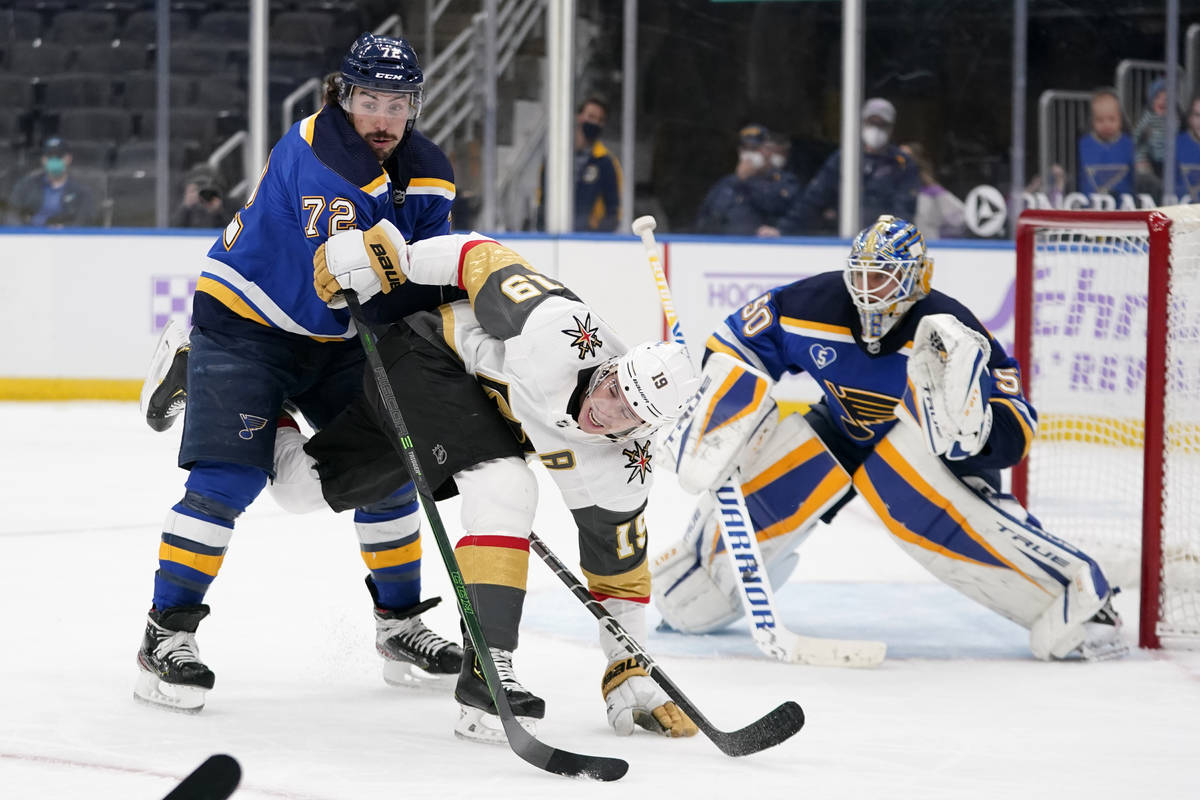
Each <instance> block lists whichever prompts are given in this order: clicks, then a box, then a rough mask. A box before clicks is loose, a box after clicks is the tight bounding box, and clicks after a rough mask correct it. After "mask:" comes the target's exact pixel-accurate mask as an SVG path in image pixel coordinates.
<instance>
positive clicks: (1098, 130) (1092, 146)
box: [1078, 87, 1134, 197]
mask: <svg viewBox="0 0 1200 800" xmlns="http://www.w3.org/2000/svg"><path fill="white" fill-rule="evenodd" d="M1091 105H1092V129H1091V131H1090V132H1089V133H1087V134H1085V135H1084V136H1082V137H1080V139H1079V149H1078V154H1079V175H1078V187H1079V191H1081V192H1083V193H1084V194H1087V195H1091V194H1108V195H1112V196H1113V197H1117V196H1119V195H1122V194H1133V164H1134V146H1133V138H1132V137H1131V136H1129V134H1127V133H1125V132H1124V130H1123V129H1124V124H1123V119H1122V117H1121V103H1120V101H1119V100H1118V99H1117V93H1116V90H1114V89H1110V88H1107V87H1106V88H1102V89H1097V90H1096V91H1094V92H1092V103H1091Z"/></svg>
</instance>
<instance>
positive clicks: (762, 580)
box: [632, 216, 887, 667]
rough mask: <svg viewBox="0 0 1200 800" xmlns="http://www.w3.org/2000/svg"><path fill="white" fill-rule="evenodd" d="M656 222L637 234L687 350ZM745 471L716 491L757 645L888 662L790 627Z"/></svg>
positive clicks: (870, 663) (775, 653)
mask: <svg viewBox="0 0 1200 800" xmlns="http://www.w3.org/2000/svg"><path fill="white" fill-rule="evenodd" d="M656 226H657V223H656V222H655V220H654V217H651V216H645V217H638V218H637V219H635V220H634V221H633V225H632V227H633V232H634V233H635V234H637V235H638V236H639V237H640V238H641V240H642V245H643V247H644V248H645V250H646V259H647V261H649V262H650V269H651V271H652V272H653V273H654V283H655V285H656V286H657V287H658V299H659V301H660V302H661V303H662V309H663V314H664V316H666V319H667V326H668V327H669V328H670V331H671V338H672V339H673V340H674V341H676V342H677V343H679V344H681V345H683V346H684V347H687V342H686V341H684V338H683V329H682V327H681V326H680V324H679V316H678V315H677V314H676V313H675V302H674V300H672V298H671V287H670V286H669V285H668V284H667V276H666V273H664V272H663V268H662V263H661V262H660V261H659V259H658V244H657V243H656V242H655V240H654V228H655V227H656ZM739 478H740V474H739V471H737V470H735V471H734V473H733V474H732V475H731V476H729V477H728V478H726V479H725V481H724V482H723V483H722V484H721V485H720V486H719V487H717V489H716V490H714V491H713V495H714V498H715V500H716V504H717V505H716V514H717V522H718V528H719V530H720V532H721V542H722V544H723V545H724V547H725V555H726V556H727V557H728V558H729V563H730V566H731V567H732V568H733V571H734V574H735V575H737V574H740V575H741V578H742V579H741V581H738V582H737V585H738V588H739V589H740V591H739V592H738V598H739V599H740V600H741V602H742V608H743V609H744V610H745V612H746V620H747V623H748V624H749V625H750V635H751V636H752V637H753V638H754V643H755V644H756V645H757V646H758V649H759V650H762V651H763V652H764V653H766V654H767V655H769V656H771V657H773V658H777V659H779V660H780V661H787V662H790V663H793V664H810V665H813V666H821V667H875V666H878V665H879V664H881V663H883V659H884V657H885V656H886V654H887V645H885V644H884V643H883V642H871V641H858V640H854V639H822V638H818V637H815V636H802V635H800V634H798V633H793V632H792V631H790V630H788V629H787V628H786V627H784V625H783V622H782V621H781V619H780V615H779V606H778V605H776V603H775V593H774V591H773V590H772V589H771V582H770V580H768V579H767V570H766V564H765V562H764V561H763V557H762V551H761V550H760V549H759V546H758V537H757V536H756V535H755V531H754V526H753V524H752V523H751V521H750V512H749V511H748V510H747V509H746V498H745V497H743V496H742V487H741V482H740V480H739Z"/></svg>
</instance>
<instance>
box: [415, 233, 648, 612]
mask: <svg viewBox="0 0 1200 800" xmlns="http://www.w3.org/2000/svg"><path fill="white" fill-rule="evenodd" d="M409 255H410V259H411V264H410V267H409V269H408V271H407V274H408V275H409V278H410V280H413V281H415V282H417V283H430V284H443V285H444V284H449V283H455V282H457V283H458V285H459V286H461V287H462V288H464V289H466V290H467V293H468V296H469V300H460V301H457V302H454V303H449V304H447V305H444V306H442V307H441V309H440V312H441V319H440V325H439V326H438V327H439V330H438V331H437V332H436V335H438V336H440V337H441V339H442V340H443V341H444V343H445V344H446V345H448V346H449V347H450V348H451V349H453V351H454V352H455V353H456V354H457V355H458V357H459V358H460V359H462V362H463V365H464V367H465V368H466V370H467V371H469V372H471V373H473V374H474V375H475V376H476V377H477V378H478V380H479V383H480V385H481V386H482V387H483V388H484V391H485V392H487V393H488V394H489V395H491V396H492V398H493V399H494V400H495V402H496V405H497V406H498V408H499V409H500V413H501V414H502V415H503V416H504V417H505V418H506V419H508V420H509V422H510V423H512V424H513V426H514V431H515V432H516V434H517V436H518V438H520V439H522V441H523V443H524V444H525V446H526V448H527V450H529V451H530V452H531V453H535V454H536V455H537V457H538V458H539V459H540V460H541V462H542V464H543V465H545V467H546V468H547V469H548V470H549V472H550V475H551V476H552V477H553V479H554V481H555V483H556V484H557V486H558V488H559V490H560V491H561V492H562V496H563V499H564V500H565V501H566V504H567V506H568V508H570V509H571V512H572V514H573V515H574V517H575V521H576V524H577V525H578V527H579V531H580V549H581V560H582V562H583V566H584V570H585V572H587V573H588V578H589V584H591V588H592V590H593V592H597V593H598V594H601V595H610V596H616V597H630V598H633V597H637V598H641V597H645V596H648V595H649V572H648V570H647V569H646V568H645V553H644V548H645V539H646V532H645V525H644V522H643V521H642V516H641V512H642V510H643V508H644V507H645V504H646V498H647V496H648V495H649V491H650V485H651V460H652V456H651V452H650V451H651V443H650V439H649V438H644V439H631V440H629V441H625V442H616V441H613V440H611V439H609V438H607V437H604V436H599V435H596V434H590V433H585V432H583V431H582V430H580V428H579V426H578V424H577V423H576V421H575V415H576V414H577V413H578V410H579V402H580V398H581V397H582V395H583V393H584V391H585V390H586V389H587V386H588V381H589V379H590V378H591V375H592V373H593V372H594V371H595V370H596V368H597V367H599V366H600V365H601V364H602V363H604V362H605V361H607V360H608V359H610V358H614V357H617V356H620V355H623V354H624V353H625V352H626V351H627V350H628V349H629V348H628V347H626V345H625V343H624V342H622V341H621V340H620V339H619V337H618V336H617V334H616V333H615V331H613V329H612V328H611V327H609V325H608V324H607V323H606V322H605V321H604V320H602V319H600V317H599V316H597V315H596V314H595V313H594V312H593V311H592V310H591V309H590V308H589V307H588V306H587V305H586V304H585V303H584V302H583V301H581V300H580V299H579V298H578V297H576V296H575V295H574V294H573V293H572V292H571V291H570V290H569V289H567V288H566V287H564V286H562V285H561V284H559V283H558V282H557V281H554V280H552V279H550V278H548V277H546V276H544V275H542V274H541V273H539V272H538V271H537V270H536V269H534V268H533V266H531V265H530V264H529V263H528V262H527V261H525V260H524V259H523V258H522V257H521V256H520V255H518V254H517V253H515V252H514V251H512V250H510V249H509V248H507V247H504V246H503V245H500V244H498V243H497V242H495V241H493V240H491V239H486V238H484V237H481V236H480V235H478V234H470V235H450V236H439V237H435V238H432V239H428V240H425V241H422V242H418V243H416V244H414V245H413V246H412V247H411V248H410V250H409ZM421 333H423V334H424V335H431V332H425V331H421ZM600 576H605V577H607V578H608V580H604V579H600V580H597V579H598V578H599V577H600ZM614 579H615V582H614ZM610 584H611V585H610Z"/></svg>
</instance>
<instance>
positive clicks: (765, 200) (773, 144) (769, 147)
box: [695, 125, 800, 236]
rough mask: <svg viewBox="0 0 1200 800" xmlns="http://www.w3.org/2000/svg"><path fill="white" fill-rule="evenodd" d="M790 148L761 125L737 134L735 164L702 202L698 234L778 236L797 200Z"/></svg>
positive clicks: (797, 186)
mask: <svg viewBox="0 0 1200 800" xmlns="http://www.w3.org/2000/svg"><path fill="white" fill-rule="evenodd" d="M788 147H789V143H788V141H787V139H786V138H784V137H781V136H778V135H774V134H772V133H771V132H770V131H768V130H767V129H766V128H765V127H763V126H762V125H747V126H746V127H744V128H742V129H741V130H740V131H738V162H737V166H735V167H734V170H733V172H731V173H730V174H728V175H726V176H725V177H723V178H721V179H720V180H719V181H717V182H716V183H715V184H713V186H712V188H711V189H709V190H708V194H707V195H705V197H704V202H703V203H701V205H700V211H699V212H698V213H697V215H696V226H695V227H696V231H697V232H699V233H718V234H727V235H732V236H778V235H779V221H780V219H781V218H782V217H783V215H784V213H786V212H787V209H788V208H789V207H790V206H791V204H792V203H793V202H794V201H795V199H796V197H797V196H798V195H799V194H800V181H799V179H798V178H797V177H796V176H795V174H793V173H792V172H791V171H789V170H786V169H784V167H785V166H786V165H787V151H788Z"/></svg>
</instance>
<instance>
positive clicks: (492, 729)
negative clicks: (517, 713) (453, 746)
mask: <svg viewBox="0 0 1200 800" xmlns="http://www.w3.org/2000/svg"><path fill="white" fill-rule="evenodd" d="M516 720H517V722H519V723H521V727H522V728H524V729H525V730H527V731H529V735H530V736H536V735H537V730H536V727H537V726H536V722H537V720H535V719H534V718H533V717H517V718H516ZM454 735H455V736H457V737H458V738H459V739H464V740H466V741H468V742H480V743H482V744H505V745H506V744H508V735H507V734H505V733H504V724H503V723H501V722H500V717H498V716H496V715H495V714H488V713H487V712H485V711H484V710H482V709H479V708H474V707H472V706H464V705H463V704H462V703H459V704H458V722H456V723H455V724H454Z"/></svg>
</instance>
